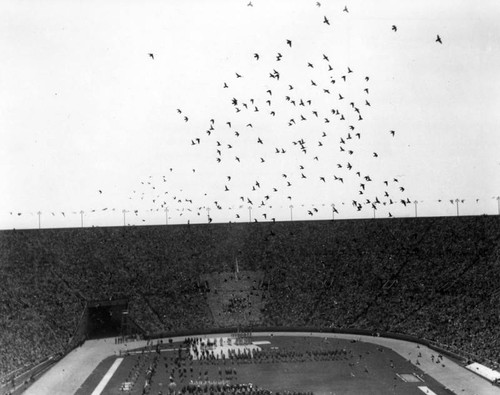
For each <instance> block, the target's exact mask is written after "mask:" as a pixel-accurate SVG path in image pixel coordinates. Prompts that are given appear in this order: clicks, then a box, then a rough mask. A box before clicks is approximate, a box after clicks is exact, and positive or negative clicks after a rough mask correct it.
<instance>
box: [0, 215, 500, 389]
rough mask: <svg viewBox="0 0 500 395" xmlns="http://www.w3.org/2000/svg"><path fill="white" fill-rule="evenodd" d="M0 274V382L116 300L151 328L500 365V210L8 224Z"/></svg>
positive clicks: (71, 337)
mask: <svg viewBox="0 0 500 395" xmlns="http://www.w3.org/2000/svg"><path fill="white" fill-rule="evenodd" d="M0 277H1V279H2V287H1V288H0V299H1V300H0V349H1V350H2V353H1V354H0V377H1V378H2V380H3V381H5V380H9V379H10V377H12V376H13V374H15V372H19V371H20V370H22V369H23V367H27V366H33V365H34V364H37V363H38V362H40V361H43V360H44V359H46V358H48V357H51V356H54V355H62V354H64V353H66V352H68V351H69V350H70V349H71V347H74V346H76V344H77V341H81V340H82V338H81V336H85V335H86V334H85V333H83V335H82V333H80V332H81V331H80V332H79V329H81V328H82V325H83V327H85V325H86V323H85V322H82V321H84V320H83V319H82V317H86V316H85V312H86V311H87V309H88V306H89V304H90V303H92V301H95V300H108V301H113V300H121V299H123V300H127V301H128V302H127V303H128V307H127V308H128V309H129V310H128V312H129V315H130V322H132V323H133V325H134V331H135V332H137V333H140V334H141V335H146V336H155V335H159V334H172V333H181V332H184V333H189V332H190V331H191V332H194V331H197V330H198V331H199V330H204V331H210V330H217V329H221V328H224V327H228V326H238V327H239V328H241V329H242V330H245V328H248V329H249V330H251V328H255V327H261V328H266V327H267V328H269V327H273V328H277V327H283V328H305V327H308V328H310V327H314V328H318V329H325V330H327V329H331V328H337V329H340V330H342V329H345V330H348V329H351V330H352V329H360V330H369V331H372V332H373V333H386V332H390V333H396V334H398V333H399V334H405V335H410V336H414V337H417V338H419V339H426V340H429V341H431V342H434V343H435V344H438V345H440V346H441V347H443V348H444V349H448V350H451V351H453V352H455V353H457V354H459V355H461V356H463V357H464V358H466V359H469V360H474V361H478V362H481V363H484V364H486V365H489V366H491V367H493V368H498V366H499V364H500V314H499V313H498V306H499V304H500V290H499V288H498V284H500V218H499V217H498V216H477V217H454V218H449V217H437V218H414V219H409V218H407V219H383V220H382V219H381V220H342V221H309V222H276V223H273V222H270V223H251V224H244V223H238V224H235V223H229V224H209V225H208V224H207V225H172V226H143V227H110V228H97V227H96V228H81V229H46V230H8V231H1V232H0ZM87 319H88V316H87Z"/></svg>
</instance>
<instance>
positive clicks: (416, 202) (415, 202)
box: [413, 200, 418, 218]
mask: <svg viewBox="0 0 500 395" xmlns="http://www.w3.org/2000/svg"><path fill="white" fill-rule="evenodd" d="M413 203H414V204H415V218H417V204H418V201H417V200H415V201H414V202H413Z"/></svg>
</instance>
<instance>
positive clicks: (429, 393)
mask: <svg viewBox="0 0 500 395" xmlns="http://www.w3.org/2000/svg"><path fill="white" fill-rule="evenodd" d="M418 389H419V390H420V391H422V392H423V393H424V394H426V395H437V394H436V393H435V392H434V391H432V390H430V389H429V387H426V386H425V385H423V386H420V387H418Z"/></svg>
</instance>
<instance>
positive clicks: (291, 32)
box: [0, 0, 500, 229]
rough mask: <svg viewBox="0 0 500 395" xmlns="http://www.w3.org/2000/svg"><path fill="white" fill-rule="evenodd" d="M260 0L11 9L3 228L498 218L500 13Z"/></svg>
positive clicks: (0, 177)
mask: <svg viewBox="0 0 500 395" xmlns="http://www.w3.org/2000/svg"><path fill="white" fill-rule="evenodd" d="M247 3H248V1H241V0H237V1H235V0H230V1H229V0H227V1H226V0H224V1H222V0H219V1H120V2H118V1H106V0H104V1H102V0H100V1H85V2H81V1H73V0H70V1H62V0H60V1H44V2H31V1H19V0H15V1H14V0H13V1H9V0H4V1H2V2H1V3H0V71H1V73H0V228H6V229H8V228H14V227H15V228H32V227H38V216H37V212H38V211H41V213H42V214H41V220H42V227H73V226H80V214H79V212H80V210H83V211H85V214H84V215H85V218H84V222H85V226H91V225H96V226H97V225H99V226H104V225H120V224H123V214H122V210H123V209H125V210H127V211H128V213H127V215H126V222H127V223H129V224H137V225H140V224H147V225H150V224H161V223H165V212H164V211H163V210H164V208H165V207H167V206H168V208H169V212H168V215H169V217H170V219H169V223H186V222H187V220H188V219H189V220H190V221H191V223H196V222H206V220H207V212H206V210H205V209H206V208H207V207H210V208H211V211H210V216H211V217H212V218H213V220H214V222H227V221H247V220H248V206H249V203H248V199H250V200H251V201H252V203H253V205H252V207H253V209H252V218H257V219H258V220H264V219H265V218H264V217H263V214H266V215H267V219H270V218H276V220H288V219H290V209H289V205H290V204H293V205H294V208H293V217H294V219H324V218H331V207H330V205H331V204H332V203H334V204H335V205H336V207H337V210H338V211H339V214H338V215H336V218H362V217H373V210H372V209H371V206H370V204H365V203H366V199H369V200H370V202H371V201H373V200H375V198H376V197H377V198H378V199H379V200H380V202H381V204H377V212H376V215H377V217H379V218H382V217H387V216H388V215H389V212H390V213H391V214H392V215H393V216H396V217H404V216H413V215H414V214H415V213H414V205H413V204H411V205H408V207H405V206H403V205H402V204H401V203H400V200H401V199H405V200H406V199H410V200H411V201H412V202H413V201H415V200H418V201H419V203H418V211H419V215H426V216H429V215H455V214H456V206H455V205H452V204H450V202H449V200H450V199H456V198H459V199H464V202H463V203H461V204H460V214H464V215H466V214H469V215H471V214H483V213H486V214H497V213H498V205H497V200H496V199H495V198H494V197H496V196H498V195H500V174H499V173H500V154H499V152H500V133H499V131H500V127H499V126H500V112H499V111H498V108H499V104H500V100H499V99H500V78H499V77H500V24H499V23H498V21H500V3H498V1H496V0H491V1H481V2H478V1H469V0H460V1H457V0H447V1H439V2H436V1H419V2H414V1H409V0H408V1H401V0H398V1H396V0H394V1H389V0H383V1H376V2H375V1H361V0H358V1H347V0H344V1H343V2H339V1H328V2H327V1H322V2H321V6H320V7H317V6H316V2H315V1H312V0H311V1H290V0H287V1H269V0H267V1H263V0H252V3H253V7H249V6H247ZM344 6H347V7H348V9H349V12H348V13H347V12H343V9H344ZM325 16H326V17H327V18H328V19H329V21H330V25H326V24H325V23H323V18H324V17H325ZM392 25H396V26H397V29H398V30H397V32H394V31H392V30H391V26H392ZM438 34H439V35H440V37H441V38H442V41H443V44H442V45H441V44H439V43H436V42H435V39H436V36H437V35H438ZM287 39H290V40H292V47H291V48H290V47H289V46H287V45H286V40H287ZM149 53H153V54H154V60H153V59H151V58H150V57H149V56H148V54H149ZM254 53H258V54H259V57H260V58H259V60H256V59H255V58H254ZM278 53H281V54H282V58H281V60H280V61H277V60H276V56H277V54H278ZM323 54H325V55H327V57H328V59H329V61H328V62H327V61H326V60H324V59H323ZM309 62H310V63H312V65H313V66H314V67H313V68H311V67H308V66H307V64H308V63H309ZM329 64H330V65H331V66H332V68H333V70H332V71H328V65H329ZM348 67H350V68H351V69H352V71H353V72H352V73H347V68H348ZM273 70H277V71H278V72H279V73H280V79H279V80H277V79H276V78H270V77H269V73H270V72H271V73H272V72H273ZM236 72H237V73H239V74H240V75H242V78H236V74H235V73H236ZM343 75H345V76H346V81H343V80H342V76H343ZM366 76H369V77H370V79H369V81H365V77H366ZM332 79H334V80H335V84H332V83H331V82H330V81H331V80H332ZM311 80H313V81H315V83H316V84H317V86H312V85H311ZM224 83H227V84H228V86H229V88H227V89H224V88H223V84H224ZM289 84H291V85H292V86H293V87H294V89H293V90H289ZM365 88H368V89H369V93H366V92H365V91H364V89H365ZM323 89H328V90H329V91H330V94H327V93H325V92H324V91H323ZM267 90H271V93H272V95H270V94H269V93H267V92H266V91H267ZM339 93H341V94H342V95H343V96H344V99H343V100H339V98H338V94H339ZM287 95H289V96H290V100H295V101H296V105H295V106H294V105H293V104H291V101H287V100H286V99H285V96H287ZM233 98H236V99H237V100H238V104H237V105H236V106H233V105H232V104H231V100H232V99H233ZM250 99H253V100H254V105H251V103H250ZM300 99H303V100H304V102H306V100H311V105H308V104H307V102H306V103H305V105H304V106H300V105H299V101H300ZM267 100H271V105H269V104H266V101H267ZM365 100H368V102H369V103H370V106H367V105H366V104H365ZM351 102H353V103H354V107H356V108H358V109H359V111H360V113H361V115H362V118H363V120H362V121H359V120H358V114H357V113H355V112H354V108H353V107H351V106H350V103H351ZM243 103H245V104H247V105H248V107H249V109H248V110H247V109H246V108H245V107H244V106H243ZM255 105H256V106H257V107H258V109H259V112H255V111H254V106H255ZM236 108H238V109H239V110H240V112H238V113H237V112H236ZM177 109H181V110H182V114H178V113H177ZM331 109H336V110H338V111H339V114H343V115H344V117H345V118H346V120H345V121H341V120H340V115H333V114H332V113H331ZM270 111H274V112H275V114H276V115H275V116H274V117H273V116H271V115H270ZM312 111H316V112H317V113H318V117H316V116H315V115H314V114H313V113H312ZM185 115H186V116H188V118H189V120H188V122H185V121H184V119H183V117H184V116H185ZM301 115H302V116H304V117H305V118H306V120H305V121H301V120H300V119H301ZM292 118H293V119H294V120H295V124H292V126H288V123H289V121H290V119H292ZM324 118H328V119H329V120H330V122H329V123H325V122H324ZM211 119H214V121H215V122H214V125H213V127H214V130H213V131H212V134H211V135H210V136H208V135H207V133H206V130H207V129H208V128H209V127H210V124H211V123H210V120H211ZM228 121H229V122H231V127H229V126H228V125H227V124H226V122H228ZM248 123H251V124H252V125H253V127H252V128H250V127H247V126H246V125H247V124H248ZM349 125H352V126H354V127H355V129H354V130H353V131H351V130H349ZM390 130H395V131H396V135H395V137H392V136H391V135H390V133H389V131H390ZM235 131H237V132H239V133H240V135H239V137H237V136H236V135H235ZM323 132H325V133H326V137H322V136H323ZM349 132H350V133H351V135H352V137H353V139H352V140H346V137H347V134H348V133H349ZM358 132H359V133H360V134H361V138H360V139H358V138H356V137H355V133H358ZM196 138H200V143H199V144H196V145H194V146H193V145H191V141H192V140H195V139H196ZM258 138H260V139H261V140H262V141H263V144H259V143H257V139H258ZM340 138H343V139H344V141H345V142H346V144H340ZM299 139H304V140H305V142H306V147H307V153H303V152H301V150H300V145H294V144H293V142H294V141H297V140H299ZM217 141H219V142H220V144H221V146H220V147H219V146H217ZM195 142H196V141H195ZM319 142H321V144H322V146H319ZM228 144H230V145H231V147H232V148H229V147H228ZM340 146H342V147H344V148H345V149H346V152H340ZM277 147H278V148H280V149H281V148H284V149H285V151H286V153H284V154H276V153H275V149H276V148H277ZM217 149H219V150H220V151H221V153H220V155H219V154H218V153H217ZM348 150H352V151H353V154H352V155H349V154H348V153H347V151H348ZM373 152H377V153H378V155H379V156H378V158H374V157H373ZM236 156H238V157H239V158H240V162H237V161H236V160H235V157H236ZM316 156H317V157H318V160H315V159H314V157H316ZM218 157H220V159H221V162H220V163H218V162H217V161H216V159H217V158H218ZM260 158H263V159H264V161H265V162H264V163H262V162H261V159H260ZM347 162H349V163H350V164H351V165H352V166H353V169H352V170H347V169H346V165H347ZM337 164H341V165H342V168H339V167H338V166H337ZM300 165H302V166H303V167H304V169H303V170H302V169H300V168H299V166H300ZM170 169H172V171H170ZM193 169H195V172H193ZM356 171H359V172H360V174H361V176H362V177H364V176H366V175H369V176H370V178H371V179H372V180H373V181H371V182H364V184H365V187H366V190H365V191H364V193H363V195H360V194H359V190H361V187H360V183H361V182H362V180H361V178H360V177H358V176H357V175H356V174H355V173H356ZM282 174H286V175H287V178H286V179H285V178H284V177H283V176H282ZM302 174H304V175H305V176H306V177H307V178H305V179H304V178H301V177H302V176H301V175H302ZM334 175H335V176H337V177H342V178H343V179H344V183H343V184H342V183H340V182H339V181H335V180H334ZM227 176H231V180H230V181H229V180H228V178H227ZM320 177H324V178H325V182H323V181H322V180H320ZM393 178H397V179H398V180H399V183H394V182H392V180H393ZM164 180H165V181H164ZM384 180H389V181H391V182H389V185H388V186H385V185H384V184H383V181H384ZM256 181H258V182H259V184H260V188H259V187H257V186H255V183H256ZM287 181H289V182H290V183H291V184H292V185H291V186H287V184H286V182H287ZM148 182H149V183H150V184H148ZM142 183H144V184H142ZM153 186H154V187H155V189H153ZM226 186H227V188H228V189H229V191H225V187H226ZM253 186H255V189H256V190H255V191H253V190H252V189H253V188H252V187H253ZM400 186H403V187H404V188H405V190H404V191H403V192H402V191H400V190H399V189H398V188H399V187H400ZM273 188H276V189H277V191H274V189H273ZM99 190H101V191H102V193H100V192H99ZM134 191H135V192H134ZM385 191H387V192H388V194H389V198H390V199H392V200H393V201H394V202H396V203H395V204H392V205H391V204H389V203H390V202H389V198H384V192H385ZM265 196H269V199H268V200H265ZM174 197H175V199H174ZM241 197H243V198H244V202H243V201H242V200H241ZM289 197H290V198H291V199H290V198H289ZM153 199H154V202H153ZM186 199H188V200H190V201H192V203H191V202H188V201H186ZM477 199H479V200H478V201H477ZM179 200H181V202H179ZM352 200H356V201H357V202H360V203H362V207H363V208H362V210H361V211H357V210H356V209H355V208H354V207H353V206H352V205H351V202H352ZM438 200H443V202H441V203H439V202H438ZM215 201H217V203H218V205H219V206H220V207H221V209H217V207H216V205H215V203H214V202H215ZM262 201H264V203H265V206H261V202H262ZM383 202H385V203H386V205H383ZM343 203H344V204H343ZM313 205H314V208H316V209H317V210H318V211H317V212H316V211H314V210H313ZM240 206H242V207H241V208H240ZM259 206H261V207H259ZM200 208H201V210H200ZM135 210H137V214H134V211H135ZM309 210H311V211H312V213H313V214H314V215H313V216H311V215H309V214H308V211H309ZM63 212H64V215H63V214H62V213H63ZM198 214H200V215H198ZM236 214H239V215H240V218H239V219H238V218H236Z"/></svg>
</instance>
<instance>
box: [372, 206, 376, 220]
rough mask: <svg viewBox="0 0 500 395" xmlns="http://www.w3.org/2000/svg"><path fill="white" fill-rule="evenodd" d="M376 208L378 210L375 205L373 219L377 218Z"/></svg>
mask: <svg viewBox="0 0 500 395" xmlns="http://www.w3.org/2000/svg"><path fill="white" fill-rule="evenodd" d="M376 210H377V208H376V207H375V206H374V207H373V219H375V218H377V216H376V215H375V213H376Z"/></svg>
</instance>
